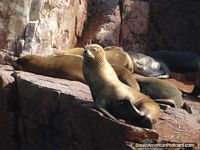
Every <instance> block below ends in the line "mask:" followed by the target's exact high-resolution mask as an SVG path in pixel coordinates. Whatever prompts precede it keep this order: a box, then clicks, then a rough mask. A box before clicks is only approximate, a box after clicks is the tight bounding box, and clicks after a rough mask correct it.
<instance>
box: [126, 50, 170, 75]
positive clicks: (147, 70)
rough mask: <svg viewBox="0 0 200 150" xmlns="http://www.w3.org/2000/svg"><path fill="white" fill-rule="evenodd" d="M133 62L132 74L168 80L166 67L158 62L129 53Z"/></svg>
mask: <svg viewBox="0 0 200 150" xmlns="http://www.w3.org/2000/svg"><path fill="white" fill-rule="evenodd" d="M129 55H130V56H131V58H132V60H133V65H134V72H135V73H137V74H140V75H143V76H147V77H157V78H169V77H170V71H169V69H168V67H167V66H166V65H165V64H164V63H163V62H162V61H159V60H156V59H154V58H152V57H150V56H147V55H144V54H141V53H129Z"/></svg>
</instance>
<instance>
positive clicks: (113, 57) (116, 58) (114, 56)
mask: <svg viewBox="0 0 200 150" xmlns="http://www.w3.org/2000/svg"><path fill="white" fill-rule="evenodd" d="M83 50H84V49H83V48H73V49H69V50H60V51H58V52H55V53H54V54H55V55H69V54H75V55H80V56H83ZM104 50H105V54H106V59H107V60H108V62H109V63H110V64H114V65H119V66H122V67H125V68H127V69H129V70H130V71H131V72H132V73H133V71H134V68H133V67H134V66H133V62H132V59H131V58H130V56H129V55H128V53H126V52H125V51H123V49H122V48H121V47H117V46H109V47H105V48H104Z"/></svg>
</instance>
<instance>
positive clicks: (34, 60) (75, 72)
mask: <svg viewBox="0 0 200 150" xmlns="http://www.w3.org/2000/svg"><path fill="white" fill-rule="evenodd" d="M82 63H83V57H82V56H80V55H61V56H53V57H42V56H37V55H27V56H24V57H21V58H18V59H17V60H15V61H13V67H14V68H15V69H16V70H23V71H28V72H32V73H36V74H41V75H46V76H51V77H57V78H63V79H68V80H74V81H80V82H83V83H86V81H85V79H84V77H83V73H82ZM112 66H113V68H114V69H115V70H116V71H117V73H118V78H119V79H120V80H121V81H122V82H124V83H125V84H127V85H129V86H131V87H133V88H135V89H137V90H139V85H138V83H137V81H136V80H135V78H133V77H131V78H128V76H126V74H123V71H120V70H123V67H121V66H117V65H112ZM124 69H125V68H124ZM126 71H129V70H126ZM130 74H131V73H130Z"/></svg>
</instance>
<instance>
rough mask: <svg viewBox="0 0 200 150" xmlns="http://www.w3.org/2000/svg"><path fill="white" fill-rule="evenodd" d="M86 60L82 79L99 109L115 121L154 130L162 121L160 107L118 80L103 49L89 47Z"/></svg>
mask: <svg viewBox="0 0 200 150" xmlns="http://www.w3.org/2000/svg"><path fill="white" fill-rule="evenodd" d="M83 56H84V61H83V75H84V77H85V80H86V81H87V83H88V85H89V87H90V90H91V93H92V96H93V99H94V102H95V105H96V107H98V108H101V109H104V110H106V111H107V112H108V113H109V114H111V115H113V116H114V117H116V118H122V119H125V120H126V121H128V122H130V123H133V124H135V125H138V126H140V127H146V128H152V127H153V124H155V123H156V122H157V120H158V118H159V114H160V108H159V106H158V105H157V104H156V103H155V102H154V101H153V100H152V99H150V98H149V97H147V96H145V95H144V94H142V93H140V92H138V91H137V90H136V89H134V88H131V87H129V86H127V85H125V84H124V83H122V82H121V81H120V80H119V79H118V77H117V75H116V73H115V71H114V70H113V68H112V67H111V65H110V64H109V63H108V61H107V60H106V56H105V52H104V49H103V48H102V47H101V46H100V45H97V44H90V45H87V46H86V47H85V49H84V54H83Z"/></svg>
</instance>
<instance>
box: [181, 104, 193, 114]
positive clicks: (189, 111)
mask: <svg viewBox="0 0 200 150" xmlns="http://www.w3.org/2000/svg"><path fill="white" fill-rule="evenodd" d="M181 108H182V109H184V110H186V111H187V112H188V113H189V114H192V109H191V106H190V105H188V104H187V103H186V102H184V103H183V105H182V106H181Z"/></svg>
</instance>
